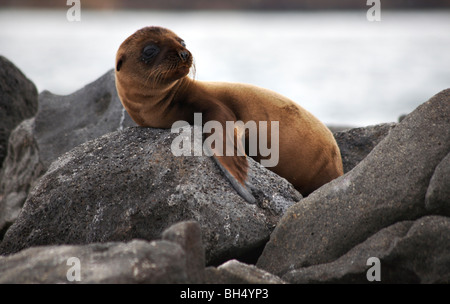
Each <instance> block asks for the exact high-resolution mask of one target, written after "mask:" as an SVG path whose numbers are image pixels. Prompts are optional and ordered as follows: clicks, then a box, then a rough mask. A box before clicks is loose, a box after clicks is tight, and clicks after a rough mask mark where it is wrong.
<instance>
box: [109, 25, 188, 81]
mask: <svg viewBox="0 0 450 304" xmlns="http://www.w3.org/2000/svg"><path fill="white" fill-rule="evenodd" d="M192 62H193V58H192V54H191V53H190V52H189V51H188V50H187V49H186V44H185V43H184V41H183V39H181V38H180V37H178V36H177V35H176V34H175V33H173V32H172V31H170V30H168V29H165V28H162V27H155V26H150V27H145V28H142V29H140V30H138V31H137V32H135V33H134V34H133V35H131V36H130V37H128V38H127V39H126V40H125V41H124V42H123V43H122V44H121V45H120V47H119V50H118V51H117V56H116V78H117V79H118V80H119V81H121V80H122V81H125V82H128V81H131V82H133V83H134V84H135V85H137V84H141V85H143V86H147V87H148V86H158V85H167V84H170V83H172V82H174V81H176V80H178V79H180V78H182V77H184V76H186V75H187V74H188V73H189V70H190V68H191V66H192ZM122 75H123V76H122Z"/></svg>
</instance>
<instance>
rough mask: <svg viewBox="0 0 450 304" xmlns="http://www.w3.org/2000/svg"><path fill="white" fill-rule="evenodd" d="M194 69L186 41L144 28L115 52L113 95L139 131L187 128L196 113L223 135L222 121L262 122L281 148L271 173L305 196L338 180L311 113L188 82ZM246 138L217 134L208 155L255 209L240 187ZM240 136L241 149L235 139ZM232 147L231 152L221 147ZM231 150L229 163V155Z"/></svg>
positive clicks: (336, 160)
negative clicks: (274, 125)
mask: <svg viewBox="0 0 450 304" xmlns="http://www.w3.org/2000/svg"><path fill="white" fill-rule="evenodd" d="M192 63H193V57H192V54H191V53H190V52H189V50H188V49H187V48H186V44H185V42H184V41H183V40H182V39H181V38H179V37H178V36H177V35H176V34H175V33H173V32H172V31H170V30H168V29H165V28H161V27H145V28H143V29H140V30H138V31H137V32H136V33H134V34H133V35H131V36H130V37H128V38H127V39H126V40H125V41H124V42H123V43H122V44H121V45H120V48H119V50H118V52H117V56H116V65H115V70H116V73H115V75H116V87H117V93H118V95H119V98H120V100H121V102H122V104H123V106H124V107H125V109H126V110H127V112H128V114H129V115H130V116H131V118H132V119H133V120H134V121H135V122H136V123H137V124H138V125H140V126H144V127H154V128H171V127H172V124H173V123H174V122H176V121H187V122H189V123H190V124H193V122H194V113H202V118H203V119H202V120H203V123H206V122H208V121H212V120H214V121H217V122H220V124H222V125H223V126H224V127H223V130H226V128H225V125H226V122H227V121H229V122H230V121H231V122H236V121H242V122H244V123H247V122H249V121H254V122H257V123H258V122H268V124H267V126H268V127H267V134H266V136H267V137H268V138H267V147H269V146H271V144H272V142H274V143H277V142H278V144H279V147H278V148H279V149H278V153H279V155H278V156H279V159H278V164H276V166H274V167H271V168H269V169H270V170H272V171H273V172H275V173H277V174H278V175H280V176H282V177H284V178H286V179H287V180H288V181H289V182H290V183H292V184H293V185H294V187H295V188H296V189H297V190H298V191H299V192H300V193H301V194H302V195H303V196H306V195H308V194H309V193H311V192H312V191H314V190H315V189H317V188H319V187H320V186H322V185H323V184H325V183H327V182H329V181H331V180H333V179H335V178H337V177H339V176H341V175H342V174H343V168H342V160H341V155H340V151H339V147H338V145H337V144H336V141H335V139H334V137H333V135H332V134H331V132H330V131H329V129H328V128H327V127H326V126H325V125H324V124H322V123H321V122H320V121H319V120H318V119H317V118H315V117H314V116H313V115H312V114H311V113H309V112H308V111H306V110H305V109H303V108H302V107H300V106H299V105H297V104H296V103H294V102H293V101H291V100H289V99H288V98H286V97H284V96H282V95H280V94H277V93H275V92H272V91H270V90H267V89H263V88H259V87H256V86H253V85H247V84H240V83H225V82H204V81H197V80H193V79H191V78H190V77H188V76H187V75H188V74H189V71H190V68H191V66H192ZM274 121H275V122H279V125H278V126H279V133H278V136H279V137H278V138H271V124H270V122H274ZM259 129H260V128H259V127H258V132H259ZM245 131H246V130H245V129H242V128H239V127H237V128H235V129H234V135H233V134H231V135H230V134H229V133H227V134H223V145H222V148H223V149H225V150H226V151H225V150H223V151H222V150H221V149H222V148H220V147H218V146H219V145H217V146H213V147H212V150H213V153H214V158H215V160H216V162H217V163H218V165H219V167H221V169H222V170H223V172H224V173H225V175H226V176H227V178H228V179H229V180H230V181H231V183H232V185H233V187H234V188H235V189H236V190H237V191H238V193H240V194H241V195H242V196H243V197H244V198H245V199H246V200H247V201H249V202H255V199H254V197H253V196H252V194H251V193H250V192H249V191H248V188H247V186H248V184H247V186H246V180H247V176H248V174H247V173H248V172H247V171H248V163H247V159H246V156H245V155H244V152H242V151H243V149H245V152H247V155H248V150H249V149H248V147H249V145H248V144H249V142H250V138H249V132H248V131H247V132H245ZM224 133H225V131H224ZM209 134H211V133H209ZM209 136H211V135H209ZM227 136H228V141H227ZM233 136H234V138H230V137H233ZM207 137H208V136H206V138H207ZM243 137H245V141H244V142H245V143H246V144H245V147H243V144H242V141H241V140H238V138H239V139H241V138H243ZM230 142H234V143H235V144H234V146H232V147H230V145H228V146H227V143H228V144H229V143H230ZM230 149H231V150H232V152H233V151H234V156H228V155H230V154H229V153H227V152H229V151H230ZM237 152H241V153H242V154H240V155H244V156H239V155H237V154H238V153H237ZM260 152H261V151H260V150H258V152H257V154H256V155H250V156H252V157H253V158H254V159H255V160H256V161H261V160H264V159H266V158H267V155H264V157H263V156H262V155H263V154H262V153H260Z"/></svg>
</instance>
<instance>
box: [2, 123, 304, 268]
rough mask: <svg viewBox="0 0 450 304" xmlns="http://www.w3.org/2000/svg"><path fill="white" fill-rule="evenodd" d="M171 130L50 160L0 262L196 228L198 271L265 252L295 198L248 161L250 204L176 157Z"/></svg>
mask: <svg viewBox="0 0 450 304" xmlns="http://www.w3.org/2000/svg"><path fill="white" fill-rule="evenodd" d="M176 136H182V135H179V134H176V133H171V132H170V130H161V129H152V128H140V127H132V128H128V129H125V130H123V131H117V132H113V133H109V134H107V135H105V136H103V137H101V138H98V139H96V140H93V141H90V142H87V143H85V144H82V145H80V146H78V147H76V148H75V149H73V150H71V151H69V152H68V153H66V154H64V155H63V156H62V157H60V158H58V159H57V160H56V161H55V162H54V163H52V165H51V167H50V168H49V170H48V171H47V173H46V174H45V175H44V176H43V177H42V178H41V179H40V180H39V183H38V184H37V186H36V187H35V188H34V189H33V190H32V192H31V193H30V195H29V197H28V199H27V201H26V203H25V205H24V207H23V209H22V212H21V213H20V215H19V218H18V219H17V221H16V222H15V223H14V224H13V225H12V226H11V227H10V229H9V230H8V231H7V232H6V234H5V237H4V239H3V242H2V243H1V244H0V253H1V254H10V253H14V252H17V251H19V250H21V249H24V248H28V247H32V246H38V245H56V244H88V243H93V242H110V241H129V240H131V239H134V238H140V239H145V240H154V239H157V238H159V237H160V236H161V233H162V231H163V230H164V229H165V228H167V227H168V226H170V225H171V224H174V223H176V222H179V221H184V220H196V221H198V222H199V223H200V226H201V230H202V233H203V242H204V246H205V249H206V261H207V263H217V262H221V261H225V260H228V259H229V258H234V257H238V256H241V255H245V254H247V253H249V252H251V251H252V250H255V249H256V248H258V247H261V246H263V245H264V243H265V242H266V241H267V240H268V238H269V234H270V232H271V231H272V230H273V228H274V227H275V225H276V224H277V222H278V220H279V219H280V217H281V216H282V214H283V213H284V212H285V211H286V210H287V208H288V207H289V206H291V205H292V204H293V203H294V202H296V201H298V200H300V199H301V195H300V194H299V193H298V192H297V191H296V190H295V189H294V188H293V186H292V185H291V184H289V183H288V182H287V181H286V180H285V179H283V178H280V177H279V176H277V175H276V174H274V173H273V172H271V171H269V170H267V169H265V168H263V167H261V166H260V165H259V164H257V163H256V162H254V161H253V160H252V159H249V164H250V180H251V182H252V184H253V186H254V188H255V189H254V190H253V195H254V196H255V198H256V200H257V204H249V203H247V202H246V201H244V199H242V198H241V197H240V196H239V195H238V194H237V193H236V192H235V190H234V189H233V188H232V187H231V185H230V183H229V181H228V180H227V179H225V177H224V175H223V174H222V172H221V171H220V169H219V168H218V167H217V165H216V164H215V162H214V161H213V160H212V158H210V157H206V156H202V157H189V156H179V157H176V156H174V155H173V154H172V152H171V144H172V142H173V140H174V138H175V137H176Z"/></svg>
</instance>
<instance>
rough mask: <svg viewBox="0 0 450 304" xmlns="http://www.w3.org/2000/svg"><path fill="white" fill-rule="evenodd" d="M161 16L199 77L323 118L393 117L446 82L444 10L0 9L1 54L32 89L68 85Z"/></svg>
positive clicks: (57, 89)
mask: <svg viewBox="0 0 450 304" xmlns="http://www.w3.org/2000/svg"><path fill="white" fill-rule="evenodd" d="M148 25H159V26H164V27H168V28H170V29H172V30H173V31H175V32H176V33H177V34H178V35H179V36H181V37H182V38H183V39H184V40H185V41H186V43H187V46H188V49H189V50H190V51H191V52H192V53H193V55H194V57H195V63H196V79H198V80H208V81H230V82H245V83H251V84H255V85H259V86H262V87H266V88H269V89H272V90H274V91H277V92H279V93H281V94H283V95H285V96H287V97H289V98H291V99H292V100H294V101H295V102H297V103H299V104H300V105H302V106H303V107H304V108H306V109H308V110H309V111H311V112H312V113H313V114H315V115H316V116H317V117H319V118H320V119H321V120H322V121H324V122H325V123H327V124H340V125H355V126H363V125H369V124H376V123H381V122H391V121H396V120H397V118H398V117H399V116H400V115H401V114H404V113H409V112H411V111H412V110H414V109H415V108H416V107H417V106H418V105H420V104H421V103H423V102H424V101H426V100H427V99H428V98H429V97H431V96H432V95H434V94H435V93H437V92H439V91H440V90H443V89H445V88H449V87H450V55H449V54H450V11H423V12H420V11H408V12H401V11H395V12H382V20H381V22H368V21H367V19H366V11H352V12H288V13H281V12H277V13H261V12H155V11H82V13H81V21H80V22H68V20H67V19H66V11H61V10H54V11H51V10H6V9H3V10H0V55H3V56H5V57H7V58H8V59H9V60H11V61H12V62H14V63H15V64H16V65H17V66H18V67H19V68H20V69H21V70H22V71H23V72H24V73H25V74H26V75H27V77H28V78H30V79H31V80H32V81H34V83H35V84H36V85H37V87H38V90H39V91H42V90H49V91H51V92H53V93H56V94H70V93H72V92H74V91H76V90H78V89H80V88H81V87H83V86H84V85H86V84H88V83H90V82H92V81H94V80H95V79H97V78H98V77H100V76H101V75H103V74H104V73H105V72H106V71H108V70H109V69H111V68H113V67H114V59H115V53H116V51H117V49H118V47H119V45H120V43H121V42H122V41H123V40H124V39H126V38H127V37H128V36H129V35H131V34H132V33H133V32H134V31H136V30H137V29H139V28H141V27H144V26H148Z"/></svg>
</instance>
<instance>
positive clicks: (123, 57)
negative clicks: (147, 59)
mask: <svg viewBox="0 0 450 304" xmlns="http://www.w3.org/2000/svg"><path fill="white" fill-rule="evenodd" d="M124 60H125V56H121V57H120V58H119V60H117V64H116V72H119V71H120V68H121V67H122V64H123V62H124Z"/></svg>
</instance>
